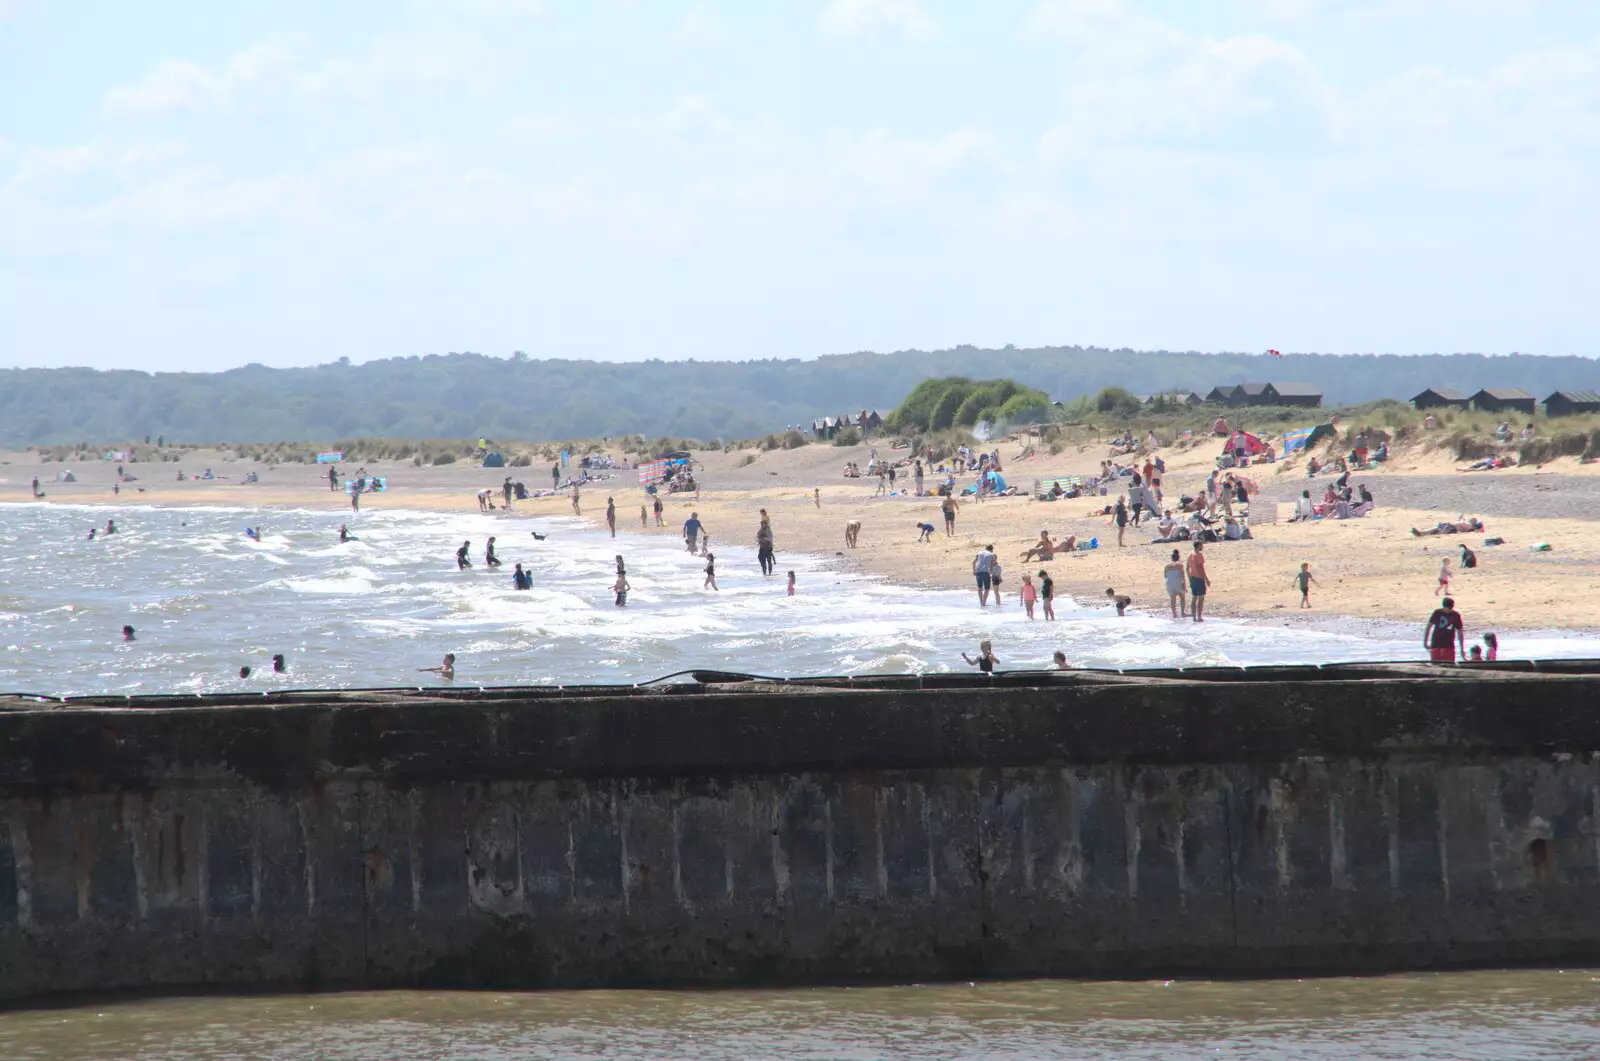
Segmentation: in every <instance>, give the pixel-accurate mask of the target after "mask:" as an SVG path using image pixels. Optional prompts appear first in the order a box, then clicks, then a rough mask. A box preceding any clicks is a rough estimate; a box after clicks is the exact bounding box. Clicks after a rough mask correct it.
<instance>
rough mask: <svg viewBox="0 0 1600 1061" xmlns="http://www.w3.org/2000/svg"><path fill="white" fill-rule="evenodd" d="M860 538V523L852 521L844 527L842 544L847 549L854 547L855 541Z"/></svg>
mask: <svg viewBox="0 0 1600 1061" xmlns="http://www.w3.org/2000/svg"><path fill="white" fill-rule="evenodd" d="M859 537H861V521H860V520H858V519H853V520H851V521H850V522H849V523H846V524H845V525H844V544H845V548H847V549H854V548H855V547H856V539H857V538H859Z"/></svg>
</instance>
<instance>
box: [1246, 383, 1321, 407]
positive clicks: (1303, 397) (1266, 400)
mask: <svg viewBox="0 0 1600 1061" xmlns="http://www.w3.org/2000/svg"><path fill="white" fill-rule="evenodd" d="M1260 404H1262V405H1298V406H1301V407H1303V408H1306V409H1315V408H1316V407H1317V406H1319V405H1321V404H1322V388H1321V387H1317V386H1313V385H1312V384H1310V383H1279V382H1273V383H1268V384H1266V386H1265V387H1264V388H1263V390H1262V393H1261V401H1260Z"/></svg>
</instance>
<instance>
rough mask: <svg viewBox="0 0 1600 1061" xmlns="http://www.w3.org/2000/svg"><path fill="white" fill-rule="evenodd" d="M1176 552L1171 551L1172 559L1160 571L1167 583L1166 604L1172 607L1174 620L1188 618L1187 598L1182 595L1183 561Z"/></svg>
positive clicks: (1185, 595)
mask: <svg viewBox="0 0 1600 1061" xmlns="http://www.w3.org/2000/svg"><path fill="white" fill-rule="evenodd" d="M1180 556H1181V554H1180V553H1179V552H1178V550H1176V549H1174V550H1172V559H1171V560H1169V561H1167V566H1166V567H1164V568H1162V569H1161V574H1162V576H1163V577H1164V578H1165V579H1166V583H1167V603H1168V604H1170V605H1171V606H1172V617H1173V618H1174V619H1187V618H1188V617H1189V598H1188V596H1187V594H1185V593H1184V586H1183V561H1182V560H1181V559H1180V558H1179V557H1180Z"/></svg>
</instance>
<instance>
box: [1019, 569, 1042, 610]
mask: <svg viewBox="0 0 1600 1061" xmlns="http://www.w3.org/2000/svg"><path fill="white" fill-rule="evenodd" d="M1038 596H1039V591H1038V590H1036V589H1034V588H1033V576H1032V575H1023V576H1022V610H1023V611H1025V612H1027V613H1028V618H1030V619H1032V618H1033V602H1034V601H1035V600H1037V599H1038Z"/></svg>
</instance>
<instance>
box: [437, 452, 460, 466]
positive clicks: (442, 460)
mask: <svg viewBox="0 0 1600 1061" xmlns="http://www.w3.org/2000/svg"><path fill="white" fill-rule="evenodd" d="M455 462H456V455H455V454H454V453H438V454H435V455H434V458H433V466H434V467H435V468H437V467H439V466H440V465H441V464H454V463H455Z"/></svg>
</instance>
